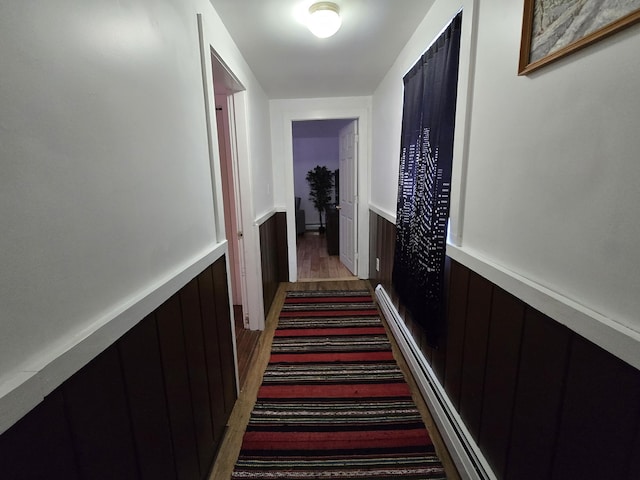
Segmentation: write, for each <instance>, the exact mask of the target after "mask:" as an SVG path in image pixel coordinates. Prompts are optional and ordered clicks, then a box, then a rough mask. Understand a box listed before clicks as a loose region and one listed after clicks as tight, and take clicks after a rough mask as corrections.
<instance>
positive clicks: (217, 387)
mask: <svg viewBox="0 0 640 480" xmlns="http://www.w3.org/2000/svg"><path fill="white" fill-rule="evenodd" d="M198 290H199V292H200V309H201V312H202V333H203V337H204V343H205V355H206V361H207V377H208V379H209V401H210V405H211V421H212V425H213V439H214V442H215V443H216V445H217V444H218V443H219V442H220V440H221V439H222V435H223V433H224V428H225V423H226V420H227V417H226V413H225V412H226V409H225V405H224V395H223V394H222V385H223V383H224V382H223V379H222V361H221V358H220V349H219V348H218V344H219V343H220V341H221V339H220V338H219V336H218V326H217V321H218V317H217V312H216V305H215V293H214V288H213V273H212V270H211V268H207V269H206V270H205V271H204V272H202V274H200V275H199V276H198Z"/></svg>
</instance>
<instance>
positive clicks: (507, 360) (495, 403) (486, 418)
mask: <svg viewBox="0 0 640 480" xmlns="http://www.w3.org/2000/svg"><path fill="white" fill-rule="evenodd" d="M492 299H493V301H492V307H491V325H490V328H489V339H488V345H487V360H486V369H485V378H484V393H483V401H482V419H481V424H480V441H479V445H480V448H481V450H482V451H483V452H486V456H487V458H490V459H491V466H492V469H493V471H494V472H495V473H496V475H497V476H498V477H499V478H504V473H505V467H506V461H507V452H508V448H509V441H510V433H511V418H512V414H513V400H514V397H515V390H516V382H517V379H518V364H519V358H520V346H521V343H522V330H523V325H524V312H525V307H524V304H523V303H522V302H521V301H520V300H518V299H517V298H515V297H514V296H512V295H510V294H508V293H507V292H505V291H504V290H502V289H500V288H497V287H495V288H494V291H493V296H492Z"/></svg>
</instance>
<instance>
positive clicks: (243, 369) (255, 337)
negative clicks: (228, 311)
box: [233, 305, 262, 390]
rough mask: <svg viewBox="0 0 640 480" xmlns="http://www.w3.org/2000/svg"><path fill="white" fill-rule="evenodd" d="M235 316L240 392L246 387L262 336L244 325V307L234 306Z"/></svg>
mask: <svg viewBox="0 0 640 480" xmlns="http://www.w3.org/2000/svg"><path fill="white" fill-rule="evenodd" d="M233 315H234V320H235V327H236V350H237V353H238V380H239V382H240V390H242V388H243V387H244V384H245V381H246V379H247V372H248V371H249V369H250V367H251V359H252V358H253V355H254V353H255V351H256V347H257V345H258V343H259V341H260V336H261V334H262V332H261V331H259V330H248V329H246V328H244V326H243V324H242V306H241V305H234V306H233Z"/></svg>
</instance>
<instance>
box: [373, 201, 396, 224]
mask: <svg viewBox="0 0 640 480" xmlns="http://www.w3.org/2000/svg"><path fill="white" fill-rule="evenodd" d="M369 210H371V211H372V212H373V213H375V214H376V215H378V216H379V217H382V218H384V219H385V220H386V221H387V222H389V223H393V224H394V225H395V224H396V216H395V214H392V213H390V212H387V211H386V210H383V209H382V208H380V207H376V206H375V205H374V204H372V203H370V204H369Z"/></svg>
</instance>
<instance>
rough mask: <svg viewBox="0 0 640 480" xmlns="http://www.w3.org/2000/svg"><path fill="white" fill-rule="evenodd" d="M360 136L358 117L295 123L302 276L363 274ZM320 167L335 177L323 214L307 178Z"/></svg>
mask: <svg viewBox="0 0 640 480" xmlns="http://www.w3.org/2000/svg"><path fill="white" fill-rule="evenodd" d="M356 138H357V120H356V119H323V120H302V121H293V122H292V152H293V180H294V189H293V190H294V191H293V195H294V206H295V220H296V258H297V279H298V281H305V280H314V281H317V280H325V279H326V280H329V279H330V280H336V279H354V278H357V277H356V274H357V265H356V262H355V258H356V257H355V254H356V235H357V224H356V223H355V220H356V219H357V216H356V215H355V214H354V213H355V203H356V196H357V188H356V187H357V182H356V174H355V172H356V168H357V164H356V161H357V149H356V148H355V145H356V143H357V142H356ZM317 167H321V168H322V167H324V168H326V169H327V170H328V171H329V172H330V174H331V178H332V186H331V188H330V190H329V195H328V197H329V204H328V208H327V209H326V210H325V211H324V212H323V213H322V215H321V214H320V212H318V210H317V209H316V206H315V205H314V202H313V201H312V199H310V198H309V193H310V186H309V183H308V181H307V175H308V173H309V172H310V171H312V170H314V169H315V168H317ZM345 218H347V219H348V220H347V221H345Z"/></svg>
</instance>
